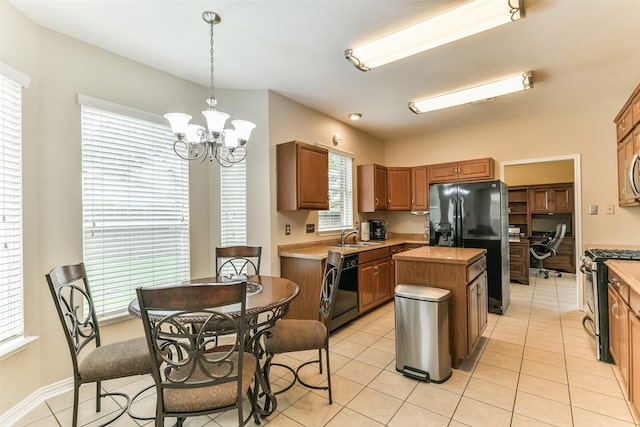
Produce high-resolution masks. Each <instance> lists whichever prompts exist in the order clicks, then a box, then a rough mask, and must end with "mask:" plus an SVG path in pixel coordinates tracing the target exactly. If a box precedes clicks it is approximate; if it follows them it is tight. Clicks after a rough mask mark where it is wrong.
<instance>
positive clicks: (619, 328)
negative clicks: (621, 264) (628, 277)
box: [607, 271, 630, 399]
mask: <svg viewBox="0 0 640 427" xmlns="http://www.w3.org/2000/svg"><path fill="white" fill-rule="evenodd" d="M607 295H608V307H609V351H610V352H611V357H613V360H614V361H615V363H616V365H617V366H618V369H619V370H620V375H621V377H622V379H623V380H624V383H625V384H626V385H627V387H623V390H622V391H623V392H624V395H625V397H626V398H627V399H628V398H629V388H628V385H629V367H630V363H629V356H630V348H629V312H630V308H629V305H628V299H629V296H628V295H629V287H628V285H627V284H626V283H624V282H623V281H621V280H620V279H619V278H618V277H617V275H616V274H615V273H614V272H612V271H610V272H609V286H608V289H607Z"/></svg>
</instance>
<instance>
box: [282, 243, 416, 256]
mask: <svg viewBox="0 0 640 427" xmlns="http://www.w3.org/2000/svg"><path fill="white" fill-rule="evenodd" d="M336 243H337V242H335V241H320V242H312V243H308V244H298V245H296V244H294V245H286V246H280V247H279V248H278V255H279V256H281V257H286V258H305V259H318V260H322V259H325V258H327V252H329V251H330V250H332V251H339V252H342V253H343V254H345V255H347V254H355V253H359V252H364V251H371V250H374V249H380V248H388V247H391V246H395V245H402V244H405V243H414V244H420V245H427V244H429V242H427V241H424V240H410V239H401V238H394V239H387V240H381V241H375V240H370V241H369V243H375V244H374V245H371V246H367V247H362V248H341V247H338V246H336Z"/></svg>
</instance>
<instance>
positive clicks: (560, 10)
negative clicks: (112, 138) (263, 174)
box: [9, 0, 640, 139]
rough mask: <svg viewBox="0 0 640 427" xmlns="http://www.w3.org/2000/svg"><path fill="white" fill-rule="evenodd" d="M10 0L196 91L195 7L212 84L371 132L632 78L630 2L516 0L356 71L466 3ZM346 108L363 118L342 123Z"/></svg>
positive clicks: (551, 101) (634, 24) (575, 99)
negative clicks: (468, 91) (461, 35)
mask: <svg viewBox="0 0 640 427" xmlns="http://www.w3.org/2000/svg"><path fill="white" fill-rule="evenodd" d="M9 1H10V2H11V3H12V4H13V5H14V6H15V7H16V8H18V9H19V10H21V11H22V12H23V13H25V14H26V15H27V16H29V17H30V18H31V19H33V20H34V21H35V22H37V23H39V24H41V25H43V26H45V27H48V28H51V29H53V30H55V31H59V32H61V33H64V34H67V35H69V36H71V37H74V38H77V39H81V40H84V41H86V42H87V43H91V44H93V45H96V46H99V47H101V48H103V49H106V50H109V51H112V52H114V53H117V54H119V55H122V56H125V57H127V58H131V59H133V60H135V61H138V62H141V63H143V64H147V65H149V66H151V67H154V68H157V69H160V70H165V71H167V72H169V73H172V74H175V75H177V76H180V77H183V78H185V79H188V80H191V81H194V82H197V83H200V84H202V85H203V86H206V87H208V85H209V27H208V26H207V24H205V23H204V22H203V21H202V19H201V14H202V12H203V11H205V10H211V11H214V12H217V13H218V14H220V15H221V17H222V23H221V24H220V25H218V26H216V27H215V84H216V87H221V88H232V89H271V90H274V91H276V92H278V93H280V94H282V95H284V96H287V97H289V98H291V99H294V100H296V101H298V102H300V103H302V104H305V105H307V106H309V107H311V108H313V109H315V110H317V111H320V112H323V113H325V114H327V115H328V116H331V117H334V118H335V119H337V120H341V121H344V122H349V124H351V125H352V126H354V127H357V128H359V129H362V130H363V131H365V132H367V133H369V134H372V135H377V136H379V137H380V138H382V139H393V138H396V137H404V136H410V135H416V134H425V133H429V132H435V131H439V130H443V129H447V128H451V127H458V126H461V125H470V124H475V123H479V122H487V121H496V120H502V119H506V118H510V117H515V116H521V115H529V114H538V113H549V112H553V111H554V109H563V110H565V111H566V109H570V108H573V107H576V108H578V107H580V108H584V105H588V103H589V102H594V100H601V99H606V98H607V97H615V98H616V99H623V98H625V97H626V96H627V95H628V93H630V92H631V91H632V90H633V88H634V87H635V85H636V84H637V82H638V76H639V75H640V73H639V72H638V71H639V70H640V37H639V36H638V27H639V25H640V0H525V4H526V18H525V19H522V20H520V21H519V22H516V23H510V24H507V25H503V26H501V27H498V28H496V29H493V30H490V31H487V32H485V33H482V34H478V35H476V36H472V37H469V38H467V39H464V40H460V41H457V42H454V43H451V44H449V45H446V46H442V47H439V48H436V49H434V50H431V51H428V52H424V53H421V54H418V55H415V56H413V57H410V58H407V59H404V60H401V61H398V62H395V63H392V64H388V65H385V66H382V67H380V68H376V69H374V70H372V71H369V72H367V73H363V72H361V71H358V70H357V69H356V68H355V67H353V65H351V64H350V63H349V62H348V61H347V60H346V59H344V50H345V49H347V48H350V47H355V46H357V45H359V44H360V43H362V42H365V41H370V40H371V39H373V38H377V37H379V36H381V35H383V34H386V33H388V32H391V31H394V30H398V29H401V28H403V27H406V26H408V25H411V24H412V23H415V22H417V21H419V20H421V19H423V18H425V17H427V16H430V15H433V14H436V13H439V12H441V11H444V10H447V9H449V8H451V7H452V6H454V5H457V4H460V3H463V2H464V1H463V0H427V1H406V0H342V1H339V0H279V1H276V0H255V1H242V0H226V1H205V0H161V1H157V0H156V1H152V0H130V1H124V0H84V1H77V0H75V1H68V0H48V1H47V0H9ZM496 1H501V0H496ZM504 1H505V2H506V0H504ZM513 1H514V3H515V2H516V1H515V0H513ZM520 71H533V73H534V77H533V79H534V89H533V90H530V91H526V92H521V93H517V94H512V95H507V96H504V97H502V98H499V99H497V100H495V101H493V102H487V103H481V104H474V105H466V106H459V107H453V108H449V109H447V110H442V111H438V112H432V113H426V114H421V115H416V114H414V113H412V112H410V111H409V109H408V108H407V103H408V102H409V101H411V100H416V99H419V98H421V97H425V96H430V95H435V94H438V93H441V92H446V91H449V90H454V89H456V88H460V87H464V86H471V85H475V84H478V83H482V82H485V81H490V80H492V79H494V78H497V77H501V76H505V75H509V74H513V73H516V72H520ZM594 81H595V82H597V83H596V84H594ZM161 89H162V88H158V90H161ZM206 96H207V91H206V90H205V91H203V108H204V98H206ZM350 112H360V113H362V114H363V119H362V120H360V121H359V122H350V121H348V119H347V114H348V113H350ZM616 113H617V111H612V116H611V119H613V116H615V114H616Z"/></svg>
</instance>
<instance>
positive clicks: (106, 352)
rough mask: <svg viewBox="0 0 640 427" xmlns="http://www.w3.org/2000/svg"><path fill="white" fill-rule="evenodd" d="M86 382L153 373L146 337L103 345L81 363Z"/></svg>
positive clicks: (81, 376)
mask: <svg viewBox="0 0 640 427" xmlns="http://www.w3.org/2000/svg"><path fill="white" fill-rule="evenodd" d="M78 370H79V373H80V379H81V380H82V381H84V382H91V381H100V380H109V379H113V378H122V377H129V376H132V375H144V374H148V373H150V372H151V357H150V356H149V347H148V346H147V340H146V338H145V337H140V338H134V339H130V340H126V341H120V342H115V343H111V344H105V345H101V346H100V347H97V348H96V349H95V350H93V351H91V353H89V354H87V356H86V357H85V358H84V359H83V360H82V362H80V365H79V366H78Z"/></svg>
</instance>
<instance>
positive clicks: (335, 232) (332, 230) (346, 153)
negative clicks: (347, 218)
mask: <svg viewBox="0 0 640 427" xmlns="http://www.w3.org/2000/svg"><path fill="white" fill-rule="evenodd" d="M315 145H316V146H318V147H322V148H324V149H326V150H327V151H330V152H333V153H335V154H339V155H341V156H344V157H348V158H350V159H351V225H350V226H342V227H337V228H325V229H322V230H321V229H320V224H319V223H320V220H319V219H318V231H317V235H318V236H321V237H324V236H334V235H338V234H340V233H341V232H342V230H345V229H350V228H354V221H355V211H354V208H355V200H354V197H355V191H354V190H353V182H354V176H353V173H354V170H355V168H354V166H355V154H354V153H352V152H350V151H346V150H341V149H338V148H335V147H330V146H328V145H324V144H321V143H316V144H315ZM319 212H320V211H318V215H319Z"/></svg>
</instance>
